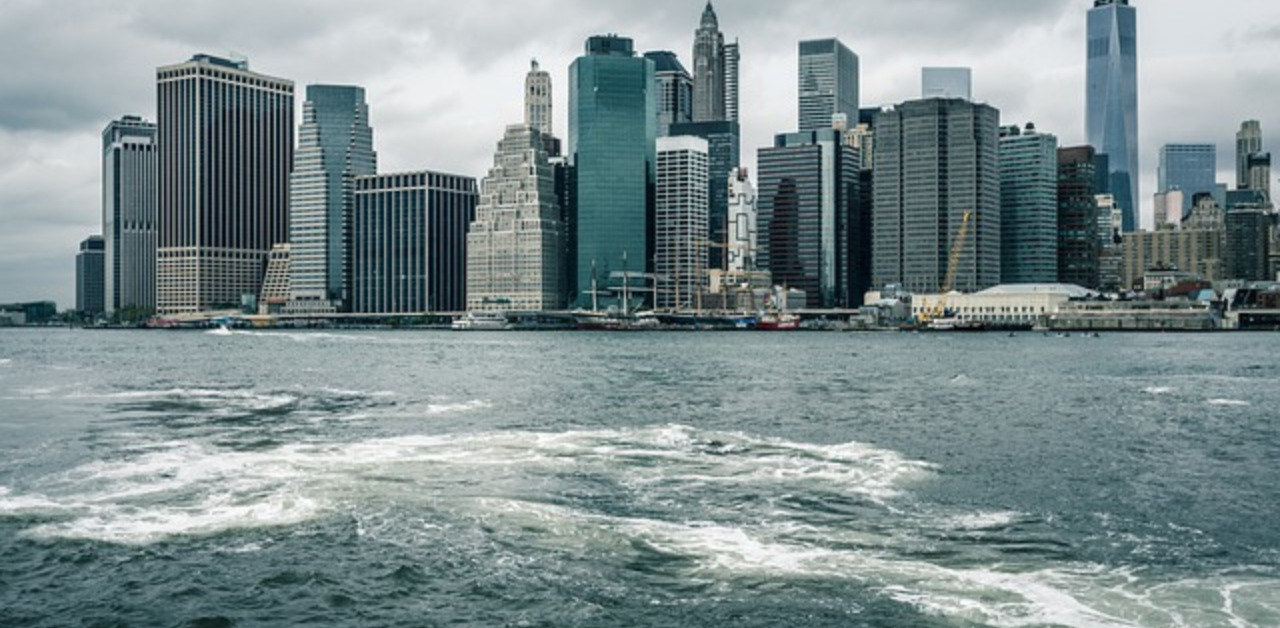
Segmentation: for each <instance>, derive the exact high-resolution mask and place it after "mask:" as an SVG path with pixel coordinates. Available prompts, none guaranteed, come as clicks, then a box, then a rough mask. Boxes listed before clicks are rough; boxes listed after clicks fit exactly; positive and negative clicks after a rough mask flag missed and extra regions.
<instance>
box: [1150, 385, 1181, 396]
mask: <svg viewBox="0 0 1280 628" xmlns="http://www.w3.org/2000/svg"><path fill="white" fill-rule="evenodd" d="M1142 392H1144V393H1146V394H1148V395H1156V396H1161V395H1172V394H1173V393H1175V392H1177V390H1176V389H1174V388H1171V387H1169V386H1148V387H1147V388H1143V389H1142Z"/></svg>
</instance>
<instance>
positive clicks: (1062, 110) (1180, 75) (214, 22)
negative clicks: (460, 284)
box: [0, 0, 1280, 307]
mask: <svg viewBox="0 0 1280 628" xmlns="http://www.w3.org/2000/svg"><path fill="white" fill-rule="evenodd" d="M304 4H305V5H306V6H307V7H309V9H308V10H306V11H302V10H301V8H300V7H302V6H303V5H304ZM316 4H317V3H302V2H300V1H294V2H286V3H276V4H272V5H268V6H261V5H254V4H251V3H246V2H238V1H233V2H229V3H221V5H214V4H213V3H199V4H196V5H194V6H193V7H192V9H191V10H190V11H187V12H186V13H185V15H186V16H187V18H186V19H187V21H185V22H177V21H176V20H178V19H179V18H177V17H175V16H171V15H169V14H167V13H165V12H164V11H163V10H162V9H161V8H160V7H161V6H162V5H159V3H157V2H151V1H148V0H137V1H135V2H132V3H125V4H118V5H114V6H113V7H106V6H99V5H97V4H94V3H90V2H87V1H80V2H69V3H60V4H59V5H58V6H59V9H60V10H59V12H58V14H59V15H65V14H70V15H76V16H77V20H76V22H75V23H74V24H71V23H65V24H64V23H61V22H62V20H61V19H60V18H56V17H54V16H53V15H52V14H53V12H52V11H51V10H49V9H48V7H50V6H51V4H50V3H49V2H40V1H36V0H27V1H20V2H19V3H18V4H16V5H15V6H13V7H12V8H7V9H6V15H5V16H4V17H3V18H0V42H3V43H0V49H3V50H5V51H6V52H8V53H9V58H22V59H27V60H28V63H26V64H24V65H21V66H15V67H14V68H13V70H12V71H11V72H6V74H5V76H3V77H0V219H3V220H4V221H5V223H6V225H7V227H6V229H4V230H3V232H2V233H0V300H4V301H27V300H38V299H50V298H51V299H55V300H57V301H58V303H59V305H60V306H62V307H67V306H69V305H70V303H71V301H72V300H73V299H72V298H71V297H72V295H73V292H74V282H73V280H72V279H73V276H74V263H73V258H74V252H75V250H76V246H77V243H78V242H80V241H81V240H83V239H84V238H85V237H87V236H89V235H92V234H97V233H98V232H99V231H100V229H101V211H102V208H101V182H100V176H101V175H100V170H101V163H100V159H101V153H100V150H98V149H97V145H98V142H99V141H100V140H99V138H100V134H101V131H102V129H103V128H104V127H105V126H106V124H107V123H109V122H110V121H111V120H113V119H117V118H119V117H120V116H123V115H127V114H140V115H142V116H144V117H146V118H147V119H149V120H154V119H155V106H156V104H155V103H156V96H155V84H154V80H155V71H156V68H157V67H160V66H164V65H169V64H174V63H180V62H182V61H183V60H185V59H187V58H189V57H190V56H191V55H193V54H197V53H209V54H215V55H217V54H227V51H228V50H236V51H238V52H240V53H242V54H245V55H246V56H248V57H249V60H250V63H251V68H252V69H253V70H254V71H256V72H261V73H264V74H269V75H273V76H280V77H282V78H287V79H290V80H293V81H295V83H296V84H297V85H298V87H299V89H301V88H302V87H303V86H305V85H309V84H313V83H348V84H355V85H360V86H363V87H365V88H366V89H367V91H368V102H369V105H370V110H371V111H370V112H371V124H372V126H373V128H374V133H375V137H376V146H375V148H376V149H377V150H378V152H379V154H380V156H381V157H382V159H381V161H382V162H383V166H384V167H383V170H384V171H386V172H392V171H410V170H420V169H424V168H428V169H434V170H441V171H446V172H454V173H457V174H463V175H467V176H474V177H477V178H480V177H482V176H483V174H484V173H485V171H486V170H487V168H488V166H489V165H490V162H491V159H492V154H493V150H494V147H495V146H496V145H497V142H498V141H499V140H500V139H501V138H502V133H503V130H504V129H505V127H506V125H507V124H510V123H513V122H517V121H519V120H521V119H522V117H523V98H522V87H523V78H524V75H525V73H526V72H527V70H528V62H529V59H530V58H535V57H536V58H537V59H539V61H540V62H541V65H542V67H543V68H544V69H546V70H548V71H549V72H550V73H551V75H552V79H553V83H554V85H555V104H556V106H555V110H556V118H555V127H556V128H557V129H563V130H567V129H568V124H567V119H566V112H567V109H568V107H567V99H568V83H569V81H568V67H569V63H570V62H571V61H572V60H573V59H574V58H576V57H577V56H578V55H580V54H581V50H582V45H583V42H584V41H585V40H586V38H587V37H590V36H592V35H595V34H601V33H609V32H617V33H618V34H619V35H622V36H626V37H630V38H633V39H634V40H635V42H636V49H637V51H639V52H644V51H649V50H672V51H674V52H675V53H676V54H677V55H679V58H680V59H681V61H682V62H683V63H685V65H686V66H688V65H689V64H690V63H691V61H692V51H693V40H694V31H695V30H696V29H697V27H698V24H699V17H700V15H701V13H702V10H703V7H704V5H705V3H704V2H701V1H700V0H699V1H694V2H675V1H670V0H668V1H661V2H657V3H655V4H654V5H653V6H650V7H647V8H644V9H643V10H642V9H641V8H639V7H630V6H628V7H613V6H610V7H599V6H593V5H591V4H590V3H586V2H580V1H578V0H562V1H560V2H550V1H543V2H535V3H528V4H527V5H526V6H520V7H506V6H502V5H498V4H497V3H496V2H478V3H473V4H472V5H469V6H468V7H467V8H464V9H461V10H458V11H455V12H453V13H451V14H449V15H447V16H445V15H437V14H436V13H438V12H436V11H433V9H436V8H438V7H439V5H440V3H435V2H425V3H415V4H410V3H391V4H390V5H387V6H383V7H380V9H379V11H378V13H377V14H376V15H373V14H366V13H361V12H360V11H359V9H358V8H353V7H344V6H343V5H340V4H338V3H321V4H324V5H326V6H327V7H328V8H327V9H326V8H325V7H323V6H322V7H320V8H318V9H317V8H316ZM960 4H963V6H958V5H960ZM1032 4H1034V6H1027V5H1032ZM1134 4H1135V6H1137V8H1138V9H1139V10H1138V17H1139V27H1138V28H1139V46H1140V52H1139V85H1140V91H1141V97H1140V110H1141V117H1142V129H1143V134H1142V138H1141V140H1142V144H1141V146H1142V150H1141V153H1142V164H1143V176H1142V185H1141V188H1142V189H1143V190H1144V191H1154V190H1155V189H1156V186H1155V167H1156V165H1157V163H1158V157H1157V155H1158V151H1159V148H1160V146H1162V145H1164V144H1169V143H1198V142H1209V143H1213V144H1215V145H1217V146H1218V161H1219V163H1218V172H1219V175H1218V178H1219V180H1220V181H1221V182H1224V183H1230V182H1233V181H1234V180H1235V176H1234V169H1235V165H1234V164H1235V158H1234V134H1235V131H1236V130H1238V128H1239V124H1240V122H1241V121H1243V120H1245V119H1250V118H1253V119H1258V120H1261V121H1262V125H1263V132H1264V136H1266V137H1268V138H1269V137H1270V134H1273V133H1276V132H1280V126H1278V124H1280V121H1278V120H1277V119H1276V118H1274V117H1269V116H1270V112H1269V111H1268V109H1269V107H1268V105H1271V103H1273V102H1275V100H1276V98H1275V97H1276V96H1277V95H1280V78H1276V77H1274V76H1269V75H1268V74H1269V73H1270V74H1274V73H1272V72H1269V71H1270V70H1271V68H1270V67H1268V66H1269V63H1268V59H1269V58H1274V52H1275V51H1276V50H1277V49H1278V48H1280V7H1275V6H1270V5H1269V4H1267V3H1262V2H1260V1H1259V0H1240V1H1238V2H1232V3H1231V4H1232V5H1234V7H1237V8H1238V9H1239V10H1233V11H1231V12H1224V11H1222V10H1221V5H1220V4H1218V5H1201V4H1197V3H1192V2H1190V1H1189V0H1166V1H1164V2H1161V3H1140V2H1139V3H1134ZM216 6H223V7H227V8H226V9H225V10H223V11H218V10H217V9H216V8H215V7H216ZM930 6H932V7H933V8H932V9H931V10H923V8H924V7H930ZM1091 6H1092V1H1091V0H1052V1H1050V2H1043V3H1023V2H1016V1H1014V0H1001V1H995V2H987V3H982V4H980V5H977V4H974V3H955V2H929V1H927V0H913V1H911V2H900V3H894V4H893V5H888V6H883V7H880V6H876V7H871V3H859V4H858V5H857V6H854V7H847V3H836V2H825V1H820V0H810V1H802V2H795V3H789V4H788V5H786V6H785V7H775V6H772V5H770V4H766V3H763V2H757V1H754V0H743V1H738V2H721V3H719V4H717V6H716V10H717V12H718V14H719V19H720V27H721V30H722V31H723V32H725V33H726V36H727V38H728V39H729V40H732V39H735V38H736V39H737V40H738V41H739V42H740V43H741V44H742V101H741V102H742V122H743V144H742V146H743V155H742V156H743V161H744V162H745V164H744V165H746V166H748V167H749V168H751V170H752V172H753V177H754V174H755V171H756V168H755V157H756V150H757V149H759V148H761V147H765V146H770V145H772V138H773V136H774V135H775V134H777V133H785V132H790V131H795V130H796V128H797V126H798V120H796V93H795V92H796V85H795V81H794V76H795V67H796V64H797V56H798V54H797V46H798V43H799V41H801V40H804V39H815V38H823V37H838V38H840V39H841V41H842V42H844V43H845V44H846V45H847V46H849V47H850V48H851V49H852V50H853V51H854V52H855V53H857V54H858V56H859V57H860V58H861V65H862V68H861V70H862V82H861V92H862V94H863V96H862V103H863V106H873V105H890V104H896V103H898V102H902V101H904V100H909V99H914V98H917V97H918V96H919V82H920V68H921V67H922V66H926V65H961V66H968V67H972V68H973V70H974V92H975V93H974V96H975V100H977V101H978V102H985V103H989V104H991V105H993V106H995V107H996V108H998V109H1000V110H1001V114H1002V116H1001V121H1002V123H1003V124H1019V125H1021V124H1025V123H1026V122H1035V123H1036V124H1037V126H1038V127H1039V128H1040V129H1041V130H1043V131H1045V132H1048V133H1053V134H1055V135H1057V136H1058V137H1059V138H1060V139H1061V141H1062V145H1063V146H1071V145H1076V144H1083V143H1084V135H1085V129H1084V125H1085V121H1084V101H1085V96H1084V91H1085V80H1084V72H1085V41H1084V30H1085V14H1086V12H1087V10H1088V9H1089V8H1090V7H1091ZM1215 6H1216V7H1218V8H1217V10H1215ZM836 7H839V8H842V9H845V12H844V13H845V17H836V18H833V19H830V20H827V21H825V22H824V23H823V25H822V27H821V29H820V30H819V29H814V28H810V27H808V25H809V24H811V23H812V20H811V19H805V16H806V15H807V16H812V15H815V14H818V13H822V12H823V9H824V8H832V9H834V8H836ZM863 8H874V9H875V10H874V11H859V9H863ZM1227 13H1230V14H1232V15H1248V16H1249V19H1248V20H1240V23H1238V24H1237V23H1230V22H1228V21H1227V18H1224V17H1223V16H1224V15H1225V14H1227ZM561 15H573V16H574V17H572V18H570V19H568V20H566V22H568V23H565V24H557V23H556V16H561ZM957 22H962V23H966V24H969V25H972V26H971V27H969V28H959V29H957V28H954V25H955V24H956V23H957ZM202 23H207V24H208V26H207V27H206V28H207V31H205V30H202V29H201V28H200V27H197V26H195V25H197V24H202ZM530 24H534V25H540V24H546V27H545V28H532V29H531V28H529V25H530ZM208 33H221V34H220V35H210V34H208ZM122 34H123V36H122ZM476 34H483V35H487V36H483V37H476V36H475V35H476ZM120 41H127V42H129V44H128V45H126V46H120V45H118V44H117V42H120ZM494 42H500V43H498V44H495V43H494ZM1187 42H1191V43H1190V44H1188V43H1187ZM1027 58H1034V59H1036V62H1037V65H1035V66H1032V65H1030V64H1027V63H1025V62H1024V60H1025V59H1027ZM86 59H88V60H91V61H86ZM49 68H55V69H56V71H52V72H51V71H49ZM1188 77H1192V78H1194V79H1196V80H1194V81H1193V80H1189V78H1188ZM437 85H444V86H448V87H447V89H436V88H435V86H437ZM1063 86H1067V87H1068V88H1069V89H1067V90H1066V91H1064V88H1063ZM296 106H297V107H300V101H299V103H298V104H297V105H296ZM560 134H561V135H562V136H563V135H565V132H564V131H561V133H560ZM1273 144H1274V142H1272V141H1267V142H1266V145H1265V148H1266V149H1269V148H1270V147H1271V146H1272V145H1273ZM1150 196H1151V194H1148V193H1145V192H1144V194H1143V198H1142V199H1140V200H1141V201H1142V208H1143V216H1144V224H1145V223H1147V222H1149V220H1150V210H1151V198H1150Z"/></svg>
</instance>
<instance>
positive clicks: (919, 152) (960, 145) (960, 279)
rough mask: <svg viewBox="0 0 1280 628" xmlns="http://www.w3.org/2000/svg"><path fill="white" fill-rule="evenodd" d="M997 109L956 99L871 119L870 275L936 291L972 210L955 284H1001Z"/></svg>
mask: <svg viewBox="0 0 1280 628" xmlns="http://www.w3.org/2000/svg"><path fill="white" fill-rule="evenodd" d="M999 125H1000V112H999V111H997V110H996V109H994V108H993V107H990V106H987V105H979V104H974V103H970V102H968V101H964V100H958V99H952V100H944V99H938V98H935V99H929V100H914V101H908V102H905V103H902V104H900V105H898V106H897V107H895V108H893V109H889V110H885V111H882V112H880V114H879V115H877V116H876V120H875V133H876V143H875V150H876V156H875V162H876V167H875V173H874V178H875V182H874V187H875V191H874V194H875V228H874V230H873V233H874V234H875V246H874V247H873V250H874V253H875V262H874V266H875V273H874V274H875V277H874V284H875V285H876V286H877V287H884V286H888V285H900V286H902V287H903V288H905V289H906V290H908V291H910V292H915V293H923V294H937V293H938V292H940V291H941V289H942V288H943V287H944V286H943V284H944V283H945V279H944V278H945V277H946V275H947V270H948V265H949V257H950V251H951V250H952V248H953V246H954V245H955V244H956V242H957V239H958V237H959V235H960V233H961V231H962V227H963V224H964V216H965V214H966V213H969V214H970V224H969V230H968V235H967V237H966V238H965V240H964V243H963V245H962V246H961V249H960V251H961V255H960V258H959V266H958V267H957V274H956V283H955V286H952V287H953V288H954V289H956V290H960V291H962V292H976V291H978V290H983V289H986V288H990V287H993V286H995V285H997V284H999V283H1000V271H1001V268H1000V264H1001V254H1000V245H1001V242H1000V237H1001V236H1000V233H1001V231H1000V228H1001V224H1000V218H1001V216H1000V165H999V157H998V153H999V144H998V143H999Z"/></svg>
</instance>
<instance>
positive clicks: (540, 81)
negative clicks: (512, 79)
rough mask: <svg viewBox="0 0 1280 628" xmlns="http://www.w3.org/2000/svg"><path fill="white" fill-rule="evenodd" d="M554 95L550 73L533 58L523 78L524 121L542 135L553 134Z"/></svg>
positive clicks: (549, 135)
mask: <svg viewBox="0 0 1280 628" xmlns="http://www.w3.org/2000/svg"><path fill="white" fill-rule="evenodd" d="M554 96H555V92H554V90H553V89H552V84H551V73H550V72H547V71H546V70H543V69H542V67H541V66H540V65H538V61H537V59H535V60H533V61H532V62H530V68H529V73H528V74H526V75H525V79H524V123H525V124H526V125H528V126H531V127H533V128H534V129H537V131H538V133H540V134H542V135H543V136H544V137H551V136H554V135H555V98H554Z"/></svg>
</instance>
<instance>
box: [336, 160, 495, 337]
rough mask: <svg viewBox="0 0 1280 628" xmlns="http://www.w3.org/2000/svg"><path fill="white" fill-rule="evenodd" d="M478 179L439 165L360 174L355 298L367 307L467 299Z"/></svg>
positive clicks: (456, 304)
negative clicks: (425, 169)
mask: <svg viewBox="0 0 1280 628" xmlns="http://www.w3.org/2000/svg"><path fill="white" fill-rule="evenodd" d="M476 200H477V194H476V180H475V179H473V178H471V177H462V176H457V175H450V174H440V173H436V172H406V173H396V174H381V175H373V176H367V177H357V178H356V204H355V214H354V218H353V220H352V229H351V232H352V239H351V262H352V263H351V299H352V304H353V311H355V312H357V313H362V314H420V313H423V312H460V311H462V310H465V309H466V307H467V229H468V228H469V227H470V225H471V221H472V220H474V219H475V210H476Z"/></svg>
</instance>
